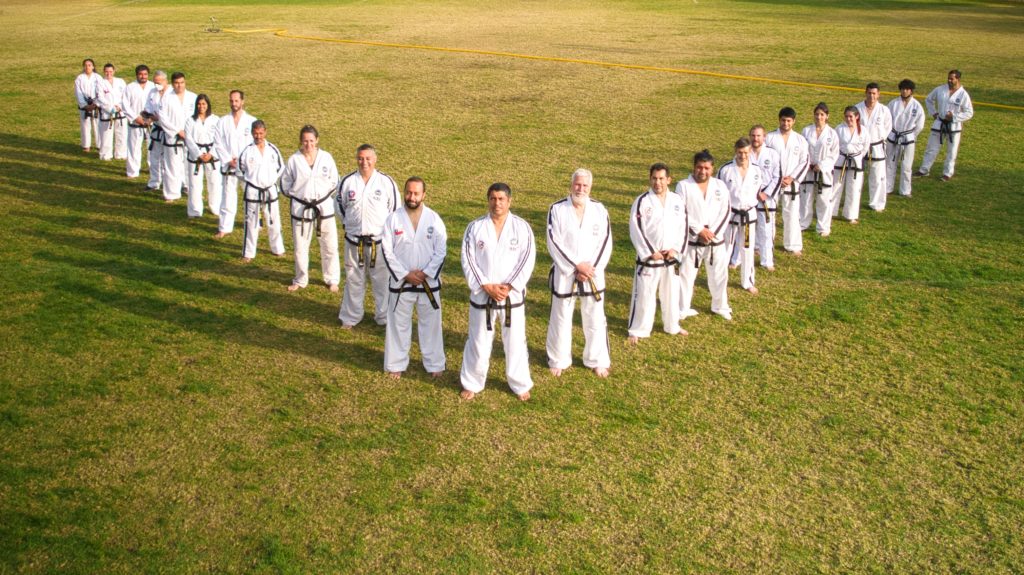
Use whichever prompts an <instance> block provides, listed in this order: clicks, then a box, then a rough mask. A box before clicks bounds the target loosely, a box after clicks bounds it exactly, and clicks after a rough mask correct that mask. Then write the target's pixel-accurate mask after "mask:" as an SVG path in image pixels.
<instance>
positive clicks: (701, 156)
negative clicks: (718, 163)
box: [693, 148, 715, 166]
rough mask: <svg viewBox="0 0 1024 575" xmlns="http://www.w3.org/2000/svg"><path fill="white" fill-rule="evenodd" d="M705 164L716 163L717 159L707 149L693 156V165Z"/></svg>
mask: <svg viewBox="0 0 1024 575" xmlns="http://www.w3.org/2000/svg"><path fill="white" fill-rule="evenodd" d="M704 162H710V163H711V165H714V163H715V157H714V156H712V155H711V152H709V151H708V149H707V148H704V149H703V150H701V151H699V152H697V153H696V154H694V155H693V165H694V166H696V165H697V164H703V163H704Z"/></svg>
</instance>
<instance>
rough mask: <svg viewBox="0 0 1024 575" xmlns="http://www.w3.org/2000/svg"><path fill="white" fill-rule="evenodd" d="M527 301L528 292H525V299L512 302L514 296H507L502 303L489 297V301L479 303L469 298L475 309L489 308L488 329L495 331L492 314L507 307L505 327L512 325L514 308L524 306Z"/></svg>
mask: <svg viewBox="0 0 1024 575" xmlns="http://www.w3.org/2000/svg"><path fill="white" fill-rule="evenodd" d="M525 303H526V294H523V301H521V302H519V303H516V304H514V303H512V298H510V297H507V298H505V301H504V302H502V303H498V302H496V301H494V299H493V298H489V299H488V300H487V303H485V304H479V303H476V302H474V301H473V300H469V305H470V306H471V307H473V308H475V309H483V310H487V331H494V324H493V323H492V321H493V320H492V319H491V316H492V314H493V312H496V311H498V310H499V309H501V308H504V309H505V327H512V308H514V307H522V306H523V305H524V304H525Z"/></svg>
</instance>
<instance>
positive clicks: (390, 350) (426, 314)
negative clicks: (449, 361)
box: [384, 292, 486, 373]
mask: <svg viewBox="0 0 1024 575" xmlns="http://www.w3.org/2000/svg"><path fill="white" fill-rule="evenodd" d="M389 297H390V300H389V301H388V306H387V328H385V330H384V334H385V335H384V371H392V372H394V371H405V370H406V368H408V367H409V349H410V348H411V347H412V312H413V308H415V309H416V316H417V326H416V331H417V332H418V333H419V343H420V354H421V355H422V356H423V369H425V370H426V371H427V372H428V373H438V372H441V371H444V369H445V357H444V339H443V337H444V336H443V332H442V329H441V308H440V307H438V309H434V306H432V305H430V299H429V298H427V295H426V294H421V293H414V292H406V293H395V292H390V294H389ZM434 297H435V299H437V302H438V305H439V306H440V303H441V300H440V293H439V292H435V293H434ZM485 373H486V371H485Z"/></svg>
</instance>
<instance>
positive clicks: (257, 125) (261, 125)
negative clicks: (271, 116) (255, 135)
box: [249, 120, 267, 132]
mask: <svg viewBox="0 0 1024 575" xmlns="http://www.w3.org/2000/svg"><path fill="white" fill-rule="evenodd" d="M256 128H263V129H264V130H266V129H267V125H266V124H265V123H264V122H263V120H256V121H255V122H253V123H252V128H249V130H250V131H251V132H255V131H256Z"/></svg>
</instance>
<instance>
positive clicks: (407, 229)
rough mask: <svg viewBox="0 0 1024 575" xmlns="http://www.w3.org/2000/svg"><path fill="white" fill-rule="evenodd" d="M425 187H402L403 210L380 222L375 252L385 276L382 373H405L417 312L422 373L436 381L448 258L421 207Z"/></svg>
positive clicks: (443, 236) (442, 237)
mask: <svg viewBox="0 0 1024 575" xmlns="http://www.w3.org/2000/svg"><path fill="white" fill-rule="evenodd" d="M425 195H426V184H425V183H424V182H423V178H420V177H417V176H413V177H411V178H409V179H408V180H406V181H405V188H404V191H403V199H404V200H405V205H404V208H403V209H399V210H396V211H394V212H391V214H390V215H389V216H388V217H387V219H386V220H384V233H383V234H382V235H381V241H380V249H381V255H382V256H383V257H384V263H385V264H386V265H387V269H388V274H389V278H388V280H389V282H390V285H389V290H388V291H389V293H390V299H389V300H388V323H387V327H386V328H385V335H384V371H386V372H388V374H389V375H390V376H391V377H393V378H399V377H402V373H403V372H405V370H406V368H408V367H409V349H410V348H411V347H412V314H413V310H415V311H416V317H417V323H416V331H417V332H418V333H419V339H420V353H421V354H422V356H423V368H424V369H426V370H427V373H429V374H430V375H431V376H433V377H440V376H441V374H442V373H443V372H444V368H445V357H444V335H443V333H442V331H441V268H442V267H444V258H445V256H446V255H447V253H448V249H447V245H446V244H447V241H448V230H447V229H446V228H445V226H444V222H443V221H441V216H439V215H437V212H435V211H434V210H432V209H430V208H428V207H427V206H425V205H423V198H424V196H425Z"/></svg>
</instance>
